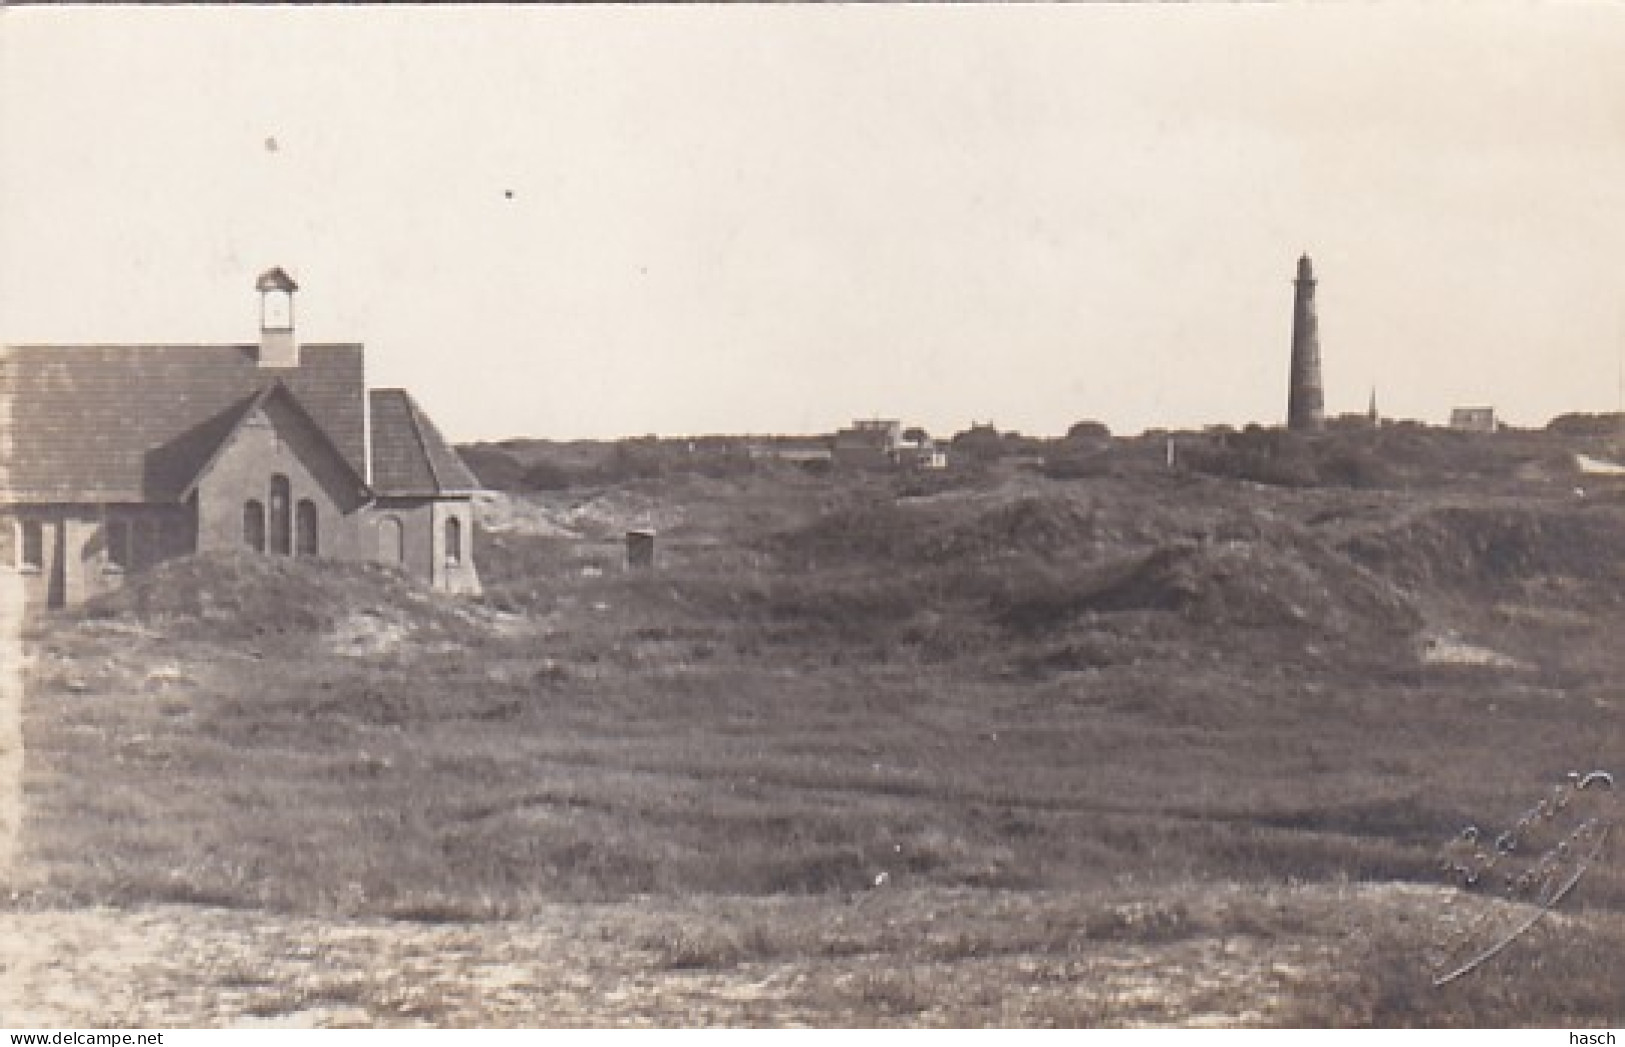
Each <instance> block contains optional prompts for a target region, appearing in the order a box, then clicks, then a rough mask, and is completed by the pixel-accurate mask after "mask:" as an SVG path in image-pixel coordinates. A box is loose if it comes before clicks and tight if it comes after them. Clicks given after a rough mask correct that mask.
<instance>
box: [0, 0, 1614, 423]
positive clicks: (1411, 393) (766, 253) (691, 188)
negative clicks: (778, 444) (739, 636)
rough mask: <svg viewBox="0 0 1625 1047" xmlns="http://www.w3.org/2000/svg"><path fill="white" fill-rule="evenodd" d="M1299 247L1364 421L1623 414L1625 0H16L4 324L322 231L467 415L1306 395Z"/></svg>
mask: <svg viewBox="0 0 1625 1047" xmlns="http://www.w3.org/2000/svg"><path fill="white" fill-rule="evenodd" d="M268 138H274V139H275V141H276V143H277V148H276V149H275V151H272V150H269V149H267V147H266V141H267V139H268ZM508 193H511V194H512V197H511V198H510V197H509V196H508V195H507V194H508ZM1304 250H1307V251H1309V252H1310V253H1311V254H1312V255H1313V257H1314V259H1315V265H1316V269H1317V273H1318V275H1319V276H1320V278H1321V284H1320V295H1319V305H1320V315H1321V331H1322V348H1323V354H1324V360H1325V372H1326V384H1327V402H1328V409H1329V410H1331V411H1333V412H1337V411H1350V410H1363V409H1364V407H1365V404H1366V398H1367V396H1368V395H1369V393H1370V390H1371V388H1372V386H1373V385H1375V386H1376V387H1377V390H1378V396H1379V398H1380V401H1381V405H1382V407H1383V409H1384V412H1385V413H1388V414H1392V415H1397V416H1402V417H1420V418H1424V419H1427V420H1431V421H1442V420H1443V418H1444V417H1445V416H1446V414H1447V413H1448V411H1449V408H1450V407H1451V406H1453V405H1456V404H1465V403H1480V402H1481V403H1491V404H1495V405H1496V406H1498V407H1499V408H1500V409H1501V411H1502V413H1503V415H1504V416H1506V417H1508V418H1509V419H1510V420H1512V421H1514V422H1515V423H1519V424H1542V423H1544V422H1545V421H1546V419H1547V418H1549V417H1550V416H1551V415H1553V414H1556V413H1559V412H1562V411H1567V410H1613V409H1615V408H1616V407H1617V406H1618V404H1619V402H1620V395H1621V394H1620V371H1621V363H1620V361H1621V359H1622V357H1625V4H1617V3H1609V4H1601V3H1599V4H1569V5H1562V6H1558V5H1555V4H1517V5H1505V4H1503V5H1494V6H1488V7H1486V6H1485V5H1483V4H1479V3H1474V4H1462V5H1459V6H1457V5H1443V4H1441V5H1430V6H1427V7H1421V6H1415V5H1398V4H1393V5H1389V4H1364V5H1354V4H1347V5H1332V6H1312V7H1311V6H1299V5H1291V4H1286V5H1272V6H1262V5H1258V6H1249V5H1196V6H1191V5H1169V6H1140V5H1134V6H1094V5H1091V6H1077V7H1052V6H1040V7H1030V6H1022V7H1010V6H982V7H958V6H956V7H899V6H817V7H787V6H769V7H686V6H685V7H660V8H637V7H587V8H575V7H566V8H535V7H525V8H492V7H476V8H463V9H457V10H445V9H435V8H424V7H416V8H411V9H407V10H399V9H385V8H369V9H364V10H355V9H345V8H333V7H327V8H315V9H302V8H288V7H276V8H259V9H249V10H244V9H229V10H228V9H221V8H215V9H193V8H106V9H99V8H69V9H59V8H22V9H19V8H5V7H0V339H3V340H4V341H7V342H24V341H26V342H80V341H89V342H125V341H142V342H145V341H176V342H205V341H252V340H253V339H254V338H255V337H256V320H257V311H256V310H257V304H256V302H255V298H254V295H253V293H252V285H253V279H254V277H255V275H256V274H257V273H258V272H259V271H260V270H262V269H264V268H267V267H268V266H270V265H273V264H280V265H282V266H284V267H285V268H287V269H288V270H289V271H290V272H292V273H293V274H294V276H295V278H296V279H298V280H299V281H300V283H301V285H302V288H303V290H302V291H301V293H300V297H299V324H300V326H299V333H300V336H301V337H302V338H304V339H308V340H312V341H317V340H331V341H339V340H361V341H365V342H366V343H367V345H368V367H369V379H370V380H371V381H372V383H373V384H375V385H404V386H407V387H409V388H411V389H412V390H413V392H414V393H415V394H416V395H417V396H418V397H419V399H420V400H421V401H422V402H423V403H424V404H425V405H426V406H427V407H428V408H429V410H430V412H431V413H432V414H433V415H434V416H435V417H436V419H437V420H438V421H439V423H440V425H441V427H442V428H443V429H444V430H445V431H446V433H447V435H449V436H450V437H452V438H453V439H456V440H474V439H482V438H500V437H504V436H516V435H530V436H546V437H555V438H566V437H604V436H617V435H625V434H640V433H646V432H656V433H661V434H666V435H679V434H698V433H705V432H775V431H777V432H812V431H828V430H832V429H834V428H835V427H837V426H838V425H841V424H844V423H845V422H847V421H848V420H849V419H851V418H852V417H855V416H860V415H865V416H866V415H874V414H880V415H885V416H888V417H901V418H903V419H905V420H906V421H907V422H909V423H913V424H922V425H924V426H926V427H927V428H928V429H930V430H932V431H933V432H935V433H938V434H939V435H947V434H949V433H952V432H953V431H955V430H957V429H961V428H964V427H965V426H966V425H968V424H969V423H970V422H971V421H972V420H973V419H974V420H980V421H987V420H992V421H994V422H996V423H997V424H998V425H999V426H1000V427H1001V428H1007V429H1019V430H1021V431H1023V432H1026V433H1030V434H1033V435H1050V434H1057V433H1060V432H1064V431H1065V429H1066V428H1067V426H1068V425H1070V424H1071V423H1072V422H1074V421H1076V420H1079V419H1082V418H1097V419H1101V420H1103V421H1106V422H1107V423H1108V424H1110V425H1111V426H1112V428H1113V429H1114V430H1115V431H1118V432H1136V431H1138V430H1140V429H1142V428H1145V427H1148V426H1161V425H1167V426H1184V425H1196V424H1205V423H1213V422H1231V423H1241V422H1247V421H1261V422H1277V421H1279V420H1281V418H1282V416H1283V415H1284V412H1285V385H1286V372H1287V353H1288V344H1289V334H1290V323H1291V284H1290V280H1291V277H1292V271H1293V266H1294V263H1295V260H1296V258H1297V256H1298V254H1299V252H1300V251H1304Z"/></svg>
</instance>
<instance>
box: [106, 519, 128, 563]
mask: <svg viewBox="0 0 1625 1047" xmlns="http://www.w3.org/2000/svg"><path fill="white" fill-rule="evenodd" d="M133 531H134V528H132V527H131V526H130V521H128V520H109V521H107V568H108V570H110V571H128V570H129V569H130V564H131V563H132V562H133V560H132V558H131V555H130V553H131V549H130V543H131V541H132V539H133V533H132V532H133Z"/></svg>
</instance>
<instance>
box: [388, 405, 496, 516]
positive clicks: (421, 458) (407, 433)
mask: <svg viewBox="0 0 1625 1047" xmlns="http://www.w3.org/2000/svg"><path fill="white" fill-rule="evenodd" d="M369 401H370V403H371V406H372V489H373V491H374V493H376V494H379V495H384V496H390V495H394V496H408V495H444V494H469V493H471V492H474V491H478V490H479V489H480V482H479V480H478V479H476V478H475V476H474V474H473V473H472V472H470V471H469V468H468V466H466V465H464V464H463V460H462V459H461V458H459V457H458V456H457V452H456V451H454V450H452V448H451V445H450V444H448V443H446V440H445V438H444V437H442V436H441V435H440V430H438V429H436V428H435V426H434V423H433V422H431V421H430V420H429V416H428V415H426V414H424V413H423V409H422V408H420V407H419V406H418V405H417V402H416V401H414V400H413V399H412V397H411V394H409V393H407V392H406V390H404V389H374V390H373V391H372V393H371V394H370V396H369Z"/></svg>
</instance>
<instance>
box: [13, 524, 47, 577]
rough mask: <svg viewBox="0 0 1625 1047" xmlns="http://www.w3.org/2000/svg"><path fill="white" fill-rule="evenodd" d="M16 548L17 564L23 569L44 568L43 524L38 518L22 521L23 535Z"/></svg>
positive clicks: (35, 569)
mask: <svg viewBox="0 0 1625 1047" xmlns="http://www.w3.org/2000/svg"><path fill="white" fill-rule="evenodd" d="M19 545H20V547H19V548H18V550H17V566H18V567H20V568H22V569H23V570H25V571H39V570H43V569H44V568H45V525H44V524H42V523H40V522H39V521H38V520H24V521H23V537H22V541H21V542H20V543H19Z"/></svg>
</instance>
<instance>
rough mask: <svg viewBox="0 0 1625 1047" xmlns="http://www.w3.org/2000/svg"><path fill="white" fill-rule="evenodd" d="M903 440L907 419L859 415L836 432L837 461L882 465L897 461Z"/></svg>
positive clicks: (836, 462)
mask: <svg viewBox="0 0 1625 1047" xmlns="http://www.w3.org/2000/svg"><path fill="white" fill-rule="evenodd" d="M902 444H903V423H902V422H899V421H897V420H895V419H889V418H869V419H859V420H858V421H855V422H853V423H852V424H851V425H850V426H848V427H847V428H845V429H840V430H837V431H836V433H835V445H834V450H835V464H836V465H841V466H868V467H876V468H878V467H880V466H888V465H896V464H897V460H898V451H899V449H900V448H901V447H902Z"/></svg>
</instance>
